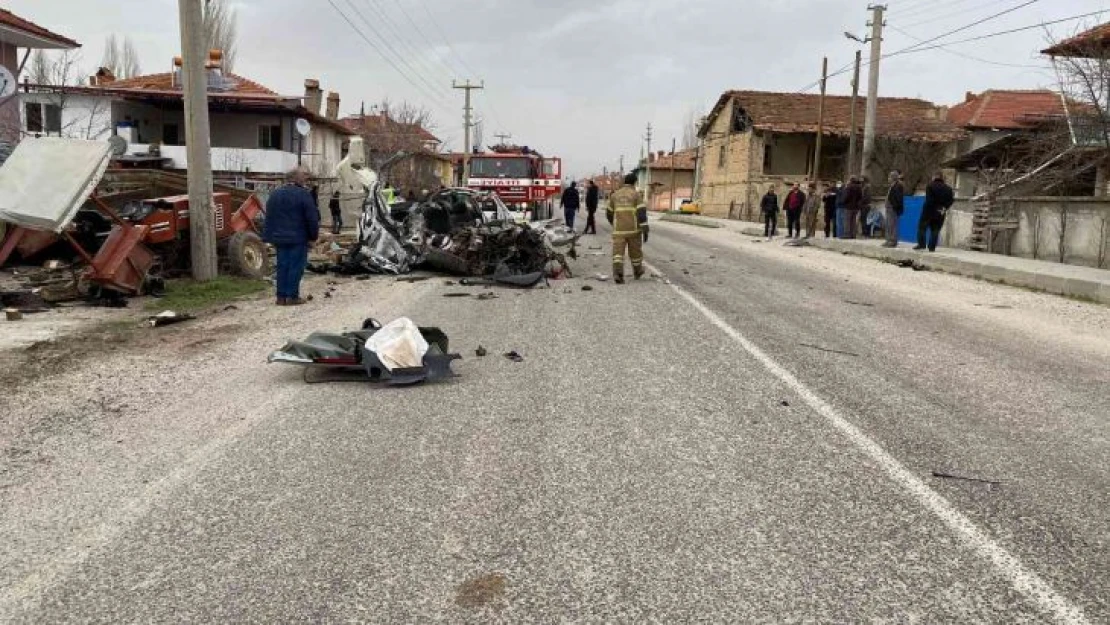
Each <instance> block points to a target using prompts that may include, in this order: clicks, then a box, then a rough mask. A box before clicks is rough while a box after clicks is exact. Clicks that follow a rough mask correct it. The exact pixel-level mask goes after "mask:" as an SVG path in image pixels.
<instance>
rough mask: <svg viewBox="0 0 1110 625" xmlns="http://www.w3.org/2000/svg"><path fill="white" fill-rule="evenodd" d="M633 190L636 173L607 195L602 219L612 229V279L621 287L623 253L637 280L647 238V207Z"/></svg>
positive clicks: (641, 271)
mask: <svg viewBox="0 0 1110 625" xmlns="http://www.w3.org/2000/svg"><path fill="white" fill-rule="evenodd" d="M641 199H642V198H641V197H640V192H639V191H637V190H636V174H628V175H627V176H625V177H624V186H623V187H621V188H619V189H617V190H616V191H613V193H611V194H610V195H609V207H608V208H606V209H605V218H606V219H608V220H609V225H611V226H613V280H614V281H615V282H616V283H617V284H624V253H625V248H627V249H628V257H629V259H630V260H631V261H632V274H633V276H635V278H636V279H637V280H639V279H640V278H641V277H643V275H644V248H643V244H644V243H645V242H647V239H648V223H647V207H645V206H643V203H642V202H641Z"/></svg>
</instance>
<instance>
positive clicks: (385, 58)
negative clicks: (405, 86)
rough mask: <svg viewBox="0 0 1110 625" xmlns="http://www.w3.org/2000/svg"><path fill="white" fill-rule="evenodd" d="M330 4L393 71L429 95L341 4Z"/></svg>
mask: <svg viewBox="0 0 1110 625" xmlns="http://www.w3.org/2000/svg"><path fill="white" fill-rule="evenodd" d="M328 4H330V5H331V7H332V8H333V9H335V12H336V13H339V16H340V17H342V18H343V21H345V22H347V24H348V25H349V26H350V27H351V29H352V30H354V31H355V34H357V35H358V36H359V37H360V38H361V39H362V40H363V41H365V42H366V43H367V45H369V46H370V47H371V48H373V49H374V51H375V52H377V53H378V56H379V57H381V59H382V60H383V61H385V62H386V63H387V64H388V65H389V66H390V67H392V68H393V71H395V72H397V74H399V75H400V76H401V78H404V79H405V82H407V83H409V85H411V86H412V87H413V88H414V89H416V90H417V91H418V92H420V93H421V94H422V95H424V96H428V93H427V92H426V90H425V88H424V87H422V86H420V85H419V84H417V83H416V82H415V81H413V79H412V78H411V77H410V76H409V74H408V73H406V72H403V71H401V68H400V67H398V66H397V64H396V63H394V62H393V59H391V58H389V56H388V55H386V54H385V53H384V52H383V51H382V49H381V48H379V47H378V45H377V44H376V43H374V42H373V41H371V40H370V38H368V37H367V36H366V34H365V33H363V32H362V30H361V29H360V28H359V27H358V25H356V24H355V23H354V22H353V21H351V18H349V17H347V14H346V13H344V12H343V11H342V10H341V9H340V8H339V6H338V5H336V4H335V2H334V1H333V0H328ZM430 97H431V100H432V102H433V103H434V104H436V105H437V106H439V107H440V108H443V109H445V110H447V109H449V108H450V107H446V106H445V105H444V104H443V103H442V102H439V101H438V100H437V99H436V98H435V97H434V95H433V96H430Z"/></svg>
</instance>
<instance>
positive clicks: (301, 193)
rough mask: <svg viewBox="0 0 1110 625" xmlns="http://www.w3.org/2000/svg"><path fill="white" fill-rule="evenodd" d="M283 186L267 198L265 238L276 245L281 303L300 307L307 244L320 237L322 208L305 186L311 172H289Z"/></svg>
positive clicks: (277, 277) (301, 170)
mask: <svg viewBox="0 0 1110 625" xmlns="http://www.w3.org/2000/svg"><path fill="white" fill-rule="evenodd" d="M285 180H286V182H285V184H284V185H283V186H281V187H280V188H278V189H277V190H276V191H274V192H273V193H271V194H270V199H269V200H267V201H266V222H265V226H264V228H263V231H262V238H263V240H265V241H266V242H267V243H269V244H271V245H273V246H274V247H275V248H277V268H276V271H275V275H274V281H275V283H276V286H277V302H276V303H277V305H278V306H300V305H301V304H304V303H305V300H303V299H301V294H300V291H301V278H302V277H304V270H305V266H306V265H308V247H309V245H311V244H312V243H313V242H315V241H316V239H318V238H319V237H320V209H319V208H318V207H317V206H316V204H315V203H314V202H313V201H312V193H311V192H310V191H309V190H308V189H307V188H306V184H307V183H308V171H307V170H305V169H302V168H300V167H298V168H296V169H294V170H292V171H290V172H289V173H288V174H287V175H286V178H285Z"/></svg>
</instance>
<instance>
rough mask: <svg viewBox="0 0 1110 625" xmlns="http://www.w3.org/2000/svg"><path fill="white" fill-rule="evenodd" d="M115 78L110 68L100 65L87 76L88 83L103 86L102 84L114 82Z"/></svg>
mask: <svg viewBox="0 0 1110 625" xmlns="http://www.w3.org/2000/svg"><path fill="white" fill-rule="evenodd" d="M115 80H116V75H115V74H113V73H112V70H110V69H108V68H107V67H101V68H100V69H98V70H96V73H95V74H93V75H92V76H91V77H90V78H89V84H90V85H92V86H94V87H103V86H104V85H107V84H110V83H113V82H115Z"/></svg>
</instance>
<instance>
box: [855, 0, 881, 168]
mask: <svg viewBox="0 0 1110 625" xmlns="http://www.w3.org/2000/svg"><path fill="white" fill-rule="evenodd" d="M885 10H886V7H885V6H883V5H881V4H876V5H872V6H871V67H870V69H869V70H868V73H867V117H865V118H864V122H863V124H864V125H863V158H861V159H860V172H861V173H863V174H865V175H866V174H867V173H868V171H869V170H870V166H871V156H872V154H874V153H875V118H876V116H877V114H878V109H879V61H880V60H881V59H882V55H883V11H885Z"/></svg>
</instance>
